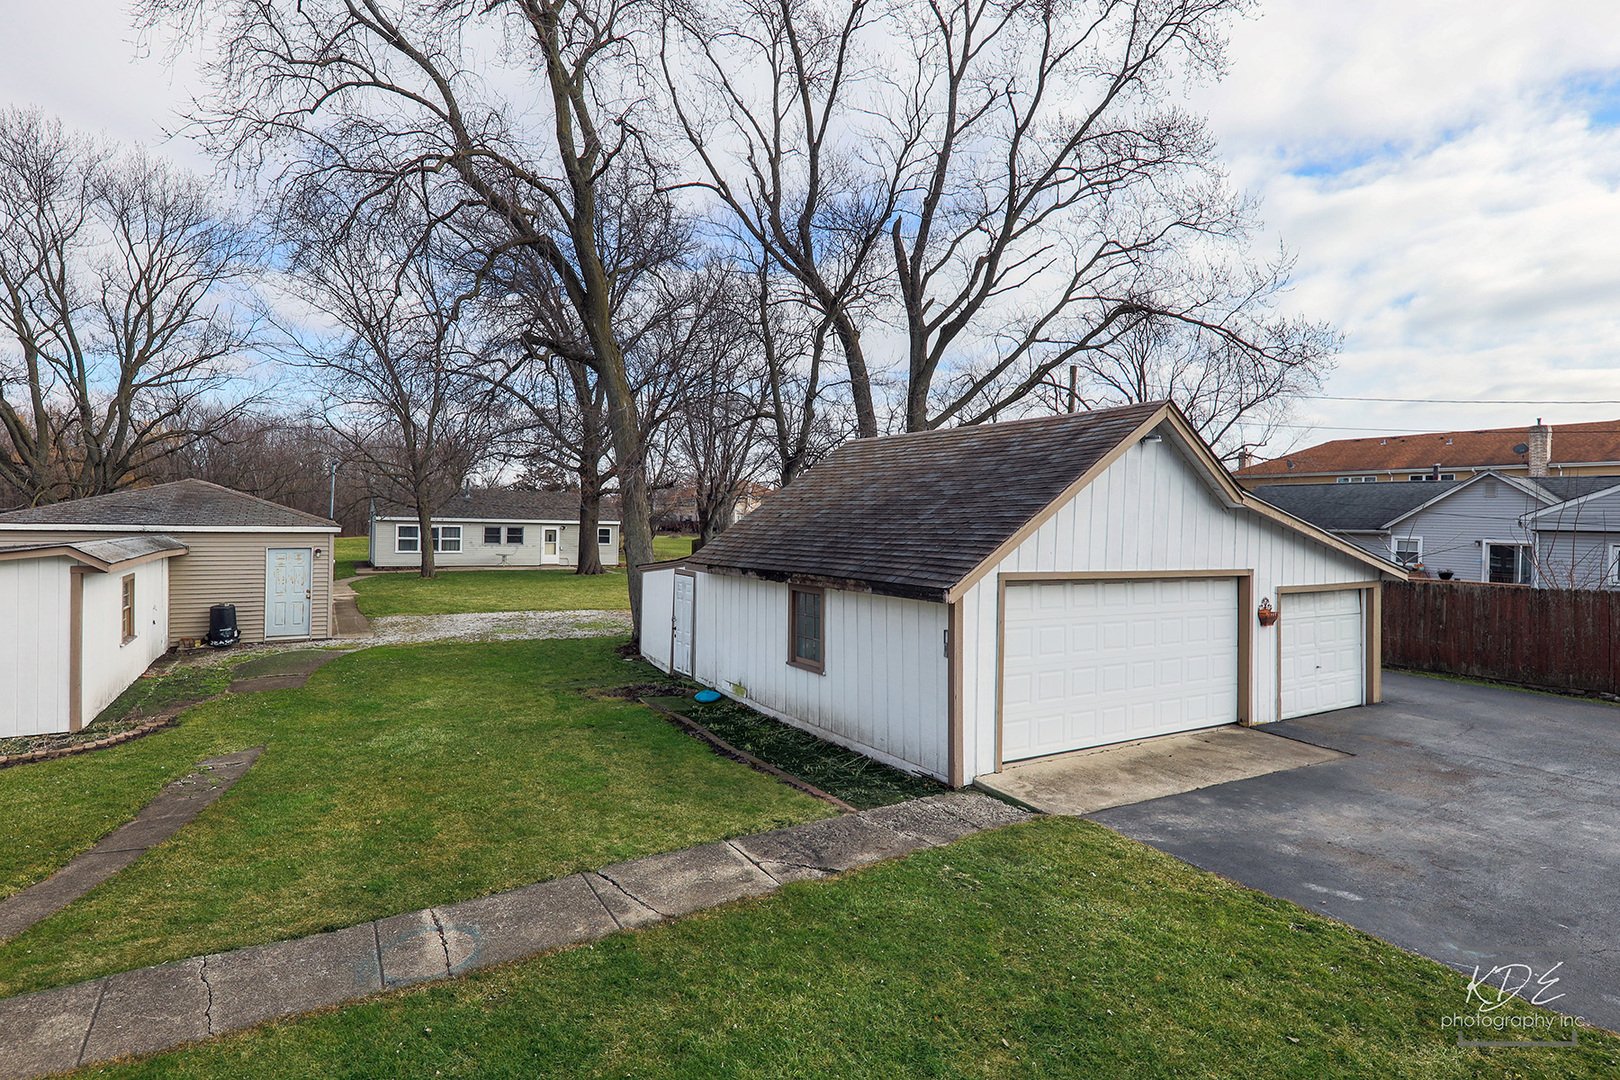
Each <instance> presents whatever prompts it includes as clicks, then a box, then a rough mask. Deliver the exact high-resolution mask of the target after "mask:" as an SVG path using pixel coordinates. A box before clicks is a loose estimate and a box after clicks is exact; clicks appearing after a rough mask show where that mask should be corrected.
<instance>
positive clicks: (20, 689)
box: [0, 534, 186, 738]
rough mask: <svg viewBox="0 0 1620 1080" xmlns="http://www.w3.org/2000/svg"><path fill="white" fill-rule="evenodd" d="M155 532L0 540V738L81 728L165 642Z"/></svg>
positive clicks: (165, 594)
mask: <svg viewBox="0 0 1620 1080" xmlns="http://www.w3.org/2000/svg"><path fill="white" fill-rule="evenodd" d="M185 554H186V547H185V545H184V544H182V543H180V542H179V541H178V540H175V539H173V538H172V537H168V536H159V535H153V534H147V535H137V536H116V537H106V538H103V539H98V540H82V541H78V542H74V543H55V542H46V543H34V544H13V545H5V546H0V738H11V737H14V736H18V735H43V734H48V733H51V732H58V731H78V730H79V729H80V728H81V727H83V726H84V724H85V722H86V721H87V720H93V719H95V716H96V714H97V713H99V712H100V711H101V710H102V709H104V708H106V707H107V706H108V705H110V704H111V703H112V701H113V699H115V698H116V697H118V695H119V694H120V693H122V692H123V690H124V688H125V687H126V686H128V685H129V684H130V683H132V682H134V681H135V680H136V679H137V678H139V677H140V674H141V672H143V671H145V670H146V669H147V667H148V666H149V665H150V664H151V663H152V661H153V660H156V659H157V658H158V657H160V656H162V655H163V653H164V652H165V651H167V649H168V647H169V625H168V624H169V566H170V560H172V559H175V558H178V557H180V556H183V555H185Z"/></svg>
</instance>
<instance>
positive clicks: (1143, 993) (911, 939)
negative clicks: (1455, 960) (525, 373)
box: [100, 818, 1620, 1080]
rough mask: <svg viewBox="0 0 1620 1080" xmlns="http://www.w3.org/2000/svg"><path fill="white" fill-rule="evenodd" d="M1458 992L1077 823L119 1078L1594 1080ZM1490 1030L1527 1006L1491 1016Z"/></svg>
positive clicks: (365, 1007)
mask: <svg viewBox="0 0 1620 1080" xmlns="http://www.w3.org/2000/svg"><path fill="white" fill-rule="evenodd" d="M1464 987H1465V980H1464V979H1463V978H1462V977H1461V976H1459V975H1458V974H1457V973H1455V972H1452V971H1450V970H1448V969H1446V968H1444V967H1442V966H1440V965H1439V964H1435V963H1431V962H1429V961H1427V960H1422V959H1419V958H1417V957H1414V956H1412V955H1410V954H1407V953H1403V952H1401V951H1400V950H1398V949H1396V948H1394V947H1392V946H1390V945H1386V944H1384V943H1382V942H1379V941H1377V940H1375V939H1373V938H1369V937H1367V936H1366V935H1364V934H1361V933H1359V932H1357V931H1355V930H1352V929H1350V928H1349V927H1346V926H1344V925H1342V924H1339V923H1334V922H1330V921H1328V920H1326V919H1323V918H1321V917H1318V916H1316V915H1313V914H1311V913H1310V912H1308V911H1304V910H1302V909H1300V908H1298V907H1295V906H1294V905H1292V904H1289V903H1286V902H1284V901H1281V900H1274V899H1271V898H1268V897H1265V896H1262V895H1260V894H1257V893H1254V892H1250V891H1248V890H1246V889H1243V888H1241V887H1239V886H1236V885H1233V884H1231V883H1229V882H1227V881H1225V880H1223V879H1221V878H1218V877H1216V876H1214V875H1212V874H1206V873H1203V872H1202V871H1199V870H1196V869H1194V868H1192V867H1190V866H1188V865H1186V864H1185V863H1181V862H1178V861H1176V860H1175V859H1172V858H1170V857H1169V856H1166V855H1163V854H1161V853H1159V852H1156V851H1154V850H1152V849H1150V848H1147V847H1144V846H1142V845H1139V844H1136V843H1134V842H1132V841H1130V840H1126V839H1124V838H1122V837H1120V836H1117V835H1115V834H1113V833H1110V832H1108V831H1106V830H1104V829H1102V828H1100V827H1099V826H1096V825H1093V824H1090V823H1088V822H1084V821H1080V820H1076V819H1072V818H1058V819H1046V820H1042V821H1037V822H1033V823H1030V824H1027V825H1019V826H1013V827H1012V828H1008V829H1003V830H999V831H997V832H994V833H989V834H983V835H980V836H977V837H972V838H969V839H967V840H965V841H962V842H959V843H957V844H954V845H952V846H950V847H947V848H943V849H938V850H934V851H928V852H923V853H920V854H917V855H913V856H911V857H909V858H906V859H903V860H900V861H896V862H890V863H887V864H884V865H881V866H877V867H873V868H870V869H868V870H865V871H861V872H858V873H853V874H849V875H846V876H844V877H842V878H840V879H837V880H834V881H824V882H808V883H803V884H799V885H790V886H788V887H786V888H784V889H783V890H782V891H781V892H779V893H777V894H775V895H773V896H769V897H764V898H760V899H757V900H750V901H743V902H740V903H737V904H733V905H729V906H728V907H726V908H722V909H717V910H715V911H711V912H707V913H700V914H698V915H694V916H691V917H689V918H686V919H683V920H681V921H679V922H677V923H673V924H667V925H664V926H660V927H657V928H653V929H649V930H644V931H641V932H638V933H630V934H619V935H616V936H614V937H612V938H609V939H607V940H606V941H604V942H600V943H597V944H595V945H593V946H587V947H581V948H576V949H572V950H568V951H564V952H561V953H556V954H553V955H550V956H546V957H541V958H537V959H535V960H530V961H526V962H523V963H519V964H515V965H512V966H510V967H507V968H504V969H501V970H498V971H492V972H487V973H483V974H480V975H475V976H472V977H469V978H465V979H460V980H456V981H453V982H450V983H446V984H441V985H438V986H432V987H425V988H419V989H417V990H414V991H406V992H401V993H395V994H391V995H387V996H384V997H381V998H377V999H374V1000H372V1001H370V1002H367V1003H364V1004H360V1005H356V1006H351V1007H349V1008H345V1009H340V1010H336V1011H333V1012H329V1013H326V1014H323V1015H320V1016H315V1017H311V1018H308V1019H304V1020H300V1021H291V1022H284V1023H279V1024H273V1025H269V1026H267V1027H264V1028H261V1029H259V1030H256V1031H251V1032H244V1033H242V1034H239V1035H235V1036H229V1037H226V1038H223V1039H217V1040H214V1041H212V1042H209V1043H207V1044H203V1045H199V1046H196V1047H193V1048H191V1049H187V1050H182V1051H177V1052H175V1053H172V1054H169V1055H165V1056H163V1057H160V1058H157V1059H154V1060H151V1061H148V1062H144V1063H140V1064H128V1065H123V1066H118V1067H112V1068H108V1069H106V1070H105V1072H104V1073H101V1074H100V1075H110V1076H114V1077H126V1078H133V1077H165V1078H181V1077H198V1078H202V1077H207V1078H224V1080H230V1078H244V1080H246V1078H255V1080H256V1078H258V1077H265V1076H275V1077H278V1078H285V1077H310V1078H315V1077H320V1078H326V1077H337V1078H350V1077H353V1078H360V1077H365V1078H372V1077H419V1076H425V1077H433V1076H443V1077H478V1078H512V1080H519V1078H522V1080H529V1078H548V1077H555V1078H575V1077H582V1078H583V1077H600V1078H604V1080H605V1078H608V1077H612V1078H616V1080H617V1078H624V1077H632V1078H637V1080H714V1078H748V1080H763V1078H782V1080H868V1078H869V1080H894V1078H911V1077H917V1078H923V1077H928V1078H958V1077H960V1078H985V1077H1018V1078H1030V1080H1076V1078H1081V1077H1101V1078H1115V1077H1119V1078H1130V1080H1155V1078H1164V1080H1182V1078H1194V1077H1197V1078H1203V1077H1242V1078H1244V1080H1270V1078H1295V1077H1309V1078H1315V1077H1367V1078H1378V1080H1385V1078H1412V1080H1450V1078H1461V1077H1503V1078H1507V1077H1588V1076H1589V1077H1600V1076H1603V1077H1612V1076H1614V1075H1616V1073H1615V1070H1616V1069H1617V1067H1620V1039H1617V1038H1616V1037H1615V1036H1613V1035H1611V1034H1608V1033H1604V1032H1597V1031H1582V1032H1581V1034H1580V1046H1579V1048H1578V1049H1574V1050H1566V1049H1557V1050H1548V1049H1542V1050H1511V1051H1504V1050H1497V1051H1489V1050H1476V1049H1464V1048H1460V1047H1458V1046H1457V1045H1456V1036H1455V1034H1454V1032H1448V1031H1443V1030H1442V1029H1441V1028H1440V1018H1441V1017H1442V1016H1446V1015H1452V1014H1455V1013H1458V1012H1462V1011H1465V1006H1464ZM1508 1011H1510V1012H1512V1011H1520V1012H1522V1011H1523V1010H1516V1009H1513V1008H1510V1009H1509V1010H1508Z"/></svg>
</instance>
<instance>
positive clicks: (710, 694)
mask: <svg viewBox="0 0 1620 1080" xmlns="http://www.w3.org/2000/svg"><path fill="white" fill-rule="evenodd" d="M692 700H693V701H701V702H703V704H705V705H707V704H708V703H709V702H711V701H719V700H720V692H719V691H718V690H699V691H698V692H697V693H695V694H693V695H692Z"/></svg>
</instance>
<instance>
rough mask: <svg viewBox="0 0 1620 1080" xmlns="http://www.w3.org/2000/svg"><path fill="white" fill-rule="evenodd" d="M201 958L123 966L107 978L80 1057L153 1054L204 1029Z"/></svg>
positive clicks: (97, 1058) (204, 991) (204, 1033)
mask: <svg viewBox="0 0 1620 1080" xmlns="http://www.w3.org/2000/svg"><path fill="white" fill-rule="evenodd" d="M202 969H203V959H202V957H200V956H196V957H192V958H191V959H189V960H177V961H175V962H174V963H172V964H164V965H162V966H161V967H154V968H143V969H142V970H140V971H126V972H124V973H122V974H120V975H114V976H112V977H111V978H109V979H107V980H106V982H107V988H106V992H105V993H104V994H103V995H102V998H101V1007H100V1008H98V1009H97V1010H96V1019H95V1022H94V1023H93V1024H91V1026H90V1036H89V1038H87V1039H86V1040H85V1043H84V1055H83V1060H84V1061H106V1060H107V1059H109V1058H115V1057H123V1056H124V1055H126V1054H153V1053H156V1052H157V1051H159V1050H165V1049H167V1048H168V1047H171V1046H174V1045H176V1044H177V1043H183V1042H191V1041H192V1040H194V1039H201V1038H205V1037H206V1036H207V1035H208V1034H209V1031H208V987H207V986H206V985H205V984H204V983H203V981H202Z"/></svg>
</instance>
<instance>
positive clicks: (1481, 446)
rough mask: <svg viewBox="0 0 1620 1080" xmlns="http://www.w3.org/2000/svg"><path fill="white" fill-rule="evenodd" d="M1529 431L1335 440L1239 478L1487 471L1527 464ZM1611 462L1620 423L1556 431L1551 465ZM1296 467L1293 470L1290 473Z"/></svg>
mask: <svg viewBox="0 0 1620 1080" xmlns="http://www.w3.org/2000/svg"><path fill="white" fill-rule="evenodd" d="M1529 438H1530V431H1529V429H1528V428H1522V427H1515V428H1491V429H1489V430H1485V431H1443V432H1440V433H1439V434H1436V435H1387V436H1382V437H1379V438H1372V439H1334V440H1333V441H1332V442H1325V443H1321V444H1319V445H1317V446H1312V447H1310V448H1309V449H1306V450H1301V451H1299V452H1298V453H1294V454H1286V455H1284V456H1283V457H1280V458H1274V459H1272V460H1271V461H1262V462H1260V463H1258V464H1256V465H1250V466H1249V467H1248V468H1245V469H1239V470H1238V471H1237V473H1236V474H1235V475H1236V476H1237V478H1238V479H1239V480H1259V479H1263V478H1266V477H1272V476H1298V475H1301V474H1305V473H1354V472H1368V473H1374V472H1386V471H1388V472H1409V473H1411V472H1426V471H1428V470H1430V469H1433V468H1434V465H1435V463H1436V462H1439V463H1440V467H1441V468H1442V469H1484V468H1491V467H1497V468H1500V467H1503V466H1508V467H1512V466H1516V465H1523V464H1524V463H1525V455H1523V454H1515V453H1514V452H1513V448H1514V447H1515V446H1518V445H1520V444H1521V443H1527V442H1528V441H1529ZM1577 462H1582V463H1584V462H1606V463H1614V464H1615V465H1616V466H1617V467H1620V420H1605V421H1601V422H1598V423H1591V424H1553V425H1552V464H1553V465H1554V466H1556V465H1559V464H1574V463H1577ZM1290 463H1291V467H1290Z"/></svg>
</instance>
